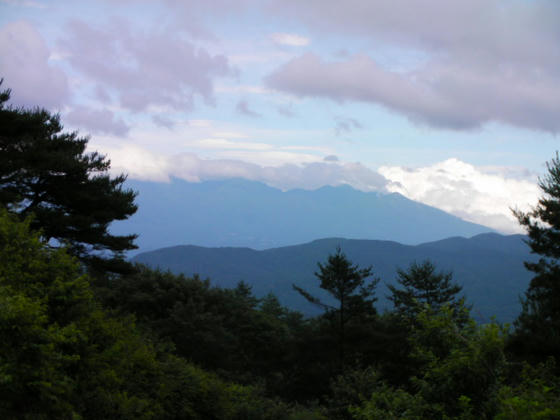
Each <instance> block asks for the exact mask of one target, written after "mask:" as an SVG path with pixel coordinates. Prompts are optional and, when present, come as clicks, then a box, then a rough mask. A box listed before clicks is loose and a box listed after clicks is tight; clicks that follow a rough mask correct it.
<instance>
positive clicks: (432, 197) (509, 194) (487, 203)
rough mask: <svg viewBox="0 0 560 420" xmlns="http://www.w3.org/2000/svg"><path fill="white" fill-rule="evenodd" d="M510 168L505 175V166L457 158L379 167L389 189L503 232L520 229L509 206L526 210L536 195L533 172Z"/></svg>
mask: <svg viewBox="0 0 560 420" xmlns="http://www.w3.org/2000/svg"><path fill="white" fill-rule="evenodd" d="M514 172H516V174H517V176H511V175H510V176H508V174H511V170H508V169H507V168H503V169H502V170H498V169H497V168H495V167H494V168H491V169H488V168H486V169H485V168H477V167H475V166H473V165H470V164H468V163H465V162H462V161H460V160H458V159H448V160H446V161H443V162H439V163H436V164H434V165H432V166H427V167H423V168H416V169H407V168H403V167H399V166H384V167H381V168H379V173H381V175H383V176H384V177H385V178H387V179H388V180H389V181H390V184H389V185H388V187H387V188H388V189H389V190H390V191H394V192H399V193H401V194H402V195H404V196H405V197H408V198H410V199H412V200H416V201H420V202H422V203H424V204H428V205H431V206H434V207H437V208H439V209H442V210H444V211H446V212H449V213H451V214H454V215H456V216H458V217H461V218H463V219H465V220H468V221H471V222H475V223H480V224H482V225H486V226H489V227H492V228H494V229H497V230H499V231H502V232H506V233H513V232H522V229H521V228H520V226H519V224H518V223H517V220H516V219H515V217H514V216H513V215H512V213H511V210H510V209H511V208H518V209H520V210H523V211H527V210H529V208H530V206H533V205H535V204H536V202H537V200H538V197H539V196H540V190H539V188H538V186H537V183H536V179H535V177H534V176H532V175H531V174H525V177H521V176H520V172H519V171H514Z"/></svg>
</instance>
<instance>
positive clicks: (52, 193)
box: [0, 90, 136, 272]
mask: <svg viewBox="0 0 560 420" xmlns="http://www.w3.org/2000/svg"><path fill="white" fill-rule="evenodd" d="M9 93H10V92H9V90H5V91H3V92H2V96H1V97H0V203H1V204H2V205H3V207H4V208H7V209H9V210H10V211H11V212H13V213H17V214H19V215H21V216H22V217H26V216H28V215H31V214H33V219H32V222H31V226H32V227H33V228H34V229H41V234H42V236H43V237H44V238H45V240H46V241H47V242H49V241H50V243H51V245H52V244H53V243H56V244H63V245H65V246H67V247H68V250H69V251H70V252H71V253H72V254H73V255H76V256H78V257H79V258H80V259H82V260H83V261H85V262H87V263H88V264H89V265H90V266H93V267H95V268H97V269H98V270H100V271H102V272H105V271H113V272H122V271H123V270H127V269H129V268H130V267H129V265H128V264H126V263H125V262H124V260H123V258H122V255H121V254H122V252H123V251H127V250H130V249H134V248H135V245H134V243H133V240H134V239H135V237H136V236H135V235H126V236H117V235H112V234H111V233H110V232H109V230H108V228H109V225H110V223H111V222H113V221H114V220H123V219H126V218H128V217H129V216H131V215H132V214H134V212H135V211H136V205H135V204H134V197H135V193H134V192H133V191H131V190H126V189H123V183H124V181H125V180H126V177H125V176H124V175H120V176H117V177H114V178H112V177H111V176H110V175H109V174H108V169H109V165H110V162H109V160H107V159H106V158H105V157H104V156H102V155H100V154H99V153H97V152H92V153H88V152H86V147H87V143H88V139H87V138H84V137H79V136H78V134H77V133H75V132H74V133H65V132H63V127H62V124H61V122H60V118H59V116H58V115H52V114H50V113H49V112H48V111H46V110H44V109H23V108H12V107H10V106H6V102H7V101H8V99H9ZM51 240H54V241H55V242H53V241H51ZM109 256H110V257H109Z"/></svg>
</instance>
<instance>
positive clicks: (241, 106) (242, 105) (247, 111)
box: [235, 100, 261, 118]
mask: <svg viewBox="0 0 560 420" xmlns="http://www.w3.org/2000/svg"><path fill="white" fill-rule="evenodd" d="M235 110H236V111H237V113H238V114H241V115H246V116H248V117H253V118H258V117H261V114H259V113H258V112H255V111H253V110H252V109H251V108H249V103H248V102H247V101H246V100H241V101H239V102H238V103H237V105H236V107H235Z"/></svg>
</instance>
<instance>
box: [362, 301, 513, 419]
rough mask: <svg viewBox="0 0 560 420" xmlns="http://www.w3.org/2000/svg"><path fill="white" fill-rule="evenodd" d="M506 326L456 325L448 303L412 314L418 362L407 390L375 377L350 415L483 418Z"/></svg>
mask: <svg viewBox="0 0 560 420" xmlns="http://www.w3.org/2000/svg"><path fill="white" fill-rule="evenodd" d="M506 334H507V330H506V329H504V328H502V327H500V326H498V325H496V324H488V325H484V326H477V325H476V324H475V323H474V321H472V320H470V321H469V322H468V323H466V325H464V326H463V327H459V326H458V324H457V321H456V320H455V317H454V315H453V312H452V310H451V309H450V308H449V307H445V306H444V307H443V308H440V309H439V310H438V311H437V312H435V311H432V310H430V308H429V307H427V309H425V310H423V311H421V312H420V313H419V314H418V326H417V327H416V328H415V329H414V331H413V333H412V334H411V336H410V340H411V344H412V357H414V358H415V359H417V360H418V361H419V363H420V368H419V369H418V372H417V373H416V375H415V376H414V377H413V378H411V380H412V382H413V384H414V387H412V388H410V389H406V388H397V387H392V386H389V385H387V384H386V382H385V381H380V382H379V383H378V385H377V387H376V388H375V390H374V391H373V393H372V395H371V398H369V399H368V400H367V401H366V402H365V403H364V404H362V406H361V407H360V408H356V409H354V410H353V411H354V414H355V415H356V417H357V418H360V419H397V418H399V419H400V418H404V419H472V420H474V419H485V418H492V417H493V415H494V413H495V412H496V406H497V395H498V390H499V388H500V385H501V376H502V374H503V371H504V369H505V367H506V360H505V357H504V352H503V348H504V343H505V337H506Z"/></svg>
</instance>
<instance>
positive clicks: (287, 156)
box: [97, 144, 387, 191]
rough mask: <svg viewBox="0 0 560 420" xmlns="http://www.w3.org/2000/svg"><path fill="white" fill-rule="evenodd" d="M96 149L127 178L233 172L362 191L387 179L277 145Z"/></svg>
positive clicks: (292, 184)
mask: <svg viewBox="0 0 560 420" xmlns="http://www.w3.org/2000/svg"><path fill="white" fill-rule="evenodd" d="M97 149H98V150H100V151H101V152H103V153H106V154H107V155H108V157H109V158H110V159H111V169H112V171H113V172H115V173H121V172H125V173H128V175H129V177H130V178H131V179H143V180H153V181H169V180H170V178H171V177H177V178H181V179H184V180H187V181H190V182H199V181H204V180H211V179H220V178H234V177H238V178H245V179H249V180H253V181H260V182H264V183H266V184H268V185H271V186H274V187H277V188H281V189H284V190H286V189H293V188H304V189H316V188H320V187H322V186H324V185H341V184H348V185H352V186H353V187H355V188H357V189H360V190H363V191H384V190H385V185H386V183H387V181H386V180H385V178H383V176H381V175H379V173H377V172H375V171H373V170H371V169H369V168H367V167H365V166H363V165H361V164H360V163H351V162H338V161H335V160H334V157H333V156H330V157H329V156H327V160H326V161H323V160H322V158H319V157H317V156H313V155H305V154H301V153H290V152H283V151H278V150H264V151H236V150H233V151H231V152H228V153H224V154H223V155H222V156H223V157H222V158H214V159H203V158H200V157H199V156H198V155H197V154H195V153H180V154H175V155H165V154H162V153H157V152H153V151H148V150H147V149H144V148H140V147H138V146H135V145H133V144H127V145H123V146H121V147H117V148H115V147H110V146H109V147H103V148H97ZM256 161H258V162H259V163H256Z"/></svg>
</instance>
